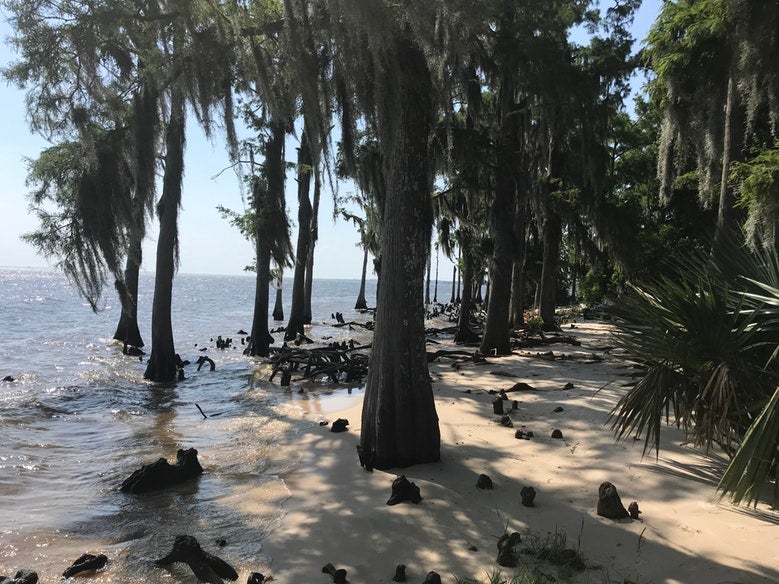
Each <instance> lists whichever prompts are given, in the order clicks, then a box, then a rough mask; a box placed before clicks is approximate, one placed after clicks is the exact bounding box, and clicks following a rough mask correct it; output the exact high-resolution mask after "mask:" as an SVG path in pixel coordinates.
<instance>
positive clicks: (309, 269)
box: [303, 163, 322, 324]
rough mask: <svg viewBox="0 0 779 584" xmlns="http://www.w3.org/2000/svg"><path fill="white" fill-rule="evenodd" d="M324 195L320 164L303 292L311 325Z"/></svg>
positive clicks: (305, 318)
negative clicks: (321, 203)
mask: <svg viewBox="0 0 779 584" xmlns="http://www.w3.org/2000/svg"><path fill="white" fill-rule="evenodd" d="M321 193H322V177H321V175H320V174H319V163H316V164H315V166H314V203H313V205H312V207H311V244H310V245H309V246H308V260H307V261H306V286H305V290H304V291H303V323H304V324H311V321H312V319H313V315H312V313H311V296H312V294H313V291H314V249H315V248H316V242H317V240H318V239H319V199H320V196H321Z"/></svg>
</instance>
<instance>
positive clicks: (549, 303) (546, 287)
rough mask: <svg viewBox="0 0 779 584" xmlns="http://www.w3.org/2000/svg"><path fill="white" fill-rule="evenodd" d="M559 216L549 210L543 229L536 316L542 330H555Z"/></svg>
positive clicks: (560, 232) (559, 234)
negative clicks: (539, 319)
mask: <svg viewBox="0 0 779 584" xmlns="http://www.w3.org/2000/svg"><path fill="white" fill-rule="evenodd" d="M562 233H563V232H562V225H561V221H560V216H559V215H558V214H557V213H556V212H554V211H551V210H549V211H548V214H547V217H546V220H545V221H544V228H543V236H542V239H543V246H544V256H543V267H542V268H541V291H540V293H539V304H538V315H539V316H540V317H541V318H542V319H543V321H544V328H545V329H547V330H554V329H556V328H557V323H556V322H555V318H554V313H555V307H556V304H557V266H558V264H559V261H560V240H561V238H562Z"/></svg>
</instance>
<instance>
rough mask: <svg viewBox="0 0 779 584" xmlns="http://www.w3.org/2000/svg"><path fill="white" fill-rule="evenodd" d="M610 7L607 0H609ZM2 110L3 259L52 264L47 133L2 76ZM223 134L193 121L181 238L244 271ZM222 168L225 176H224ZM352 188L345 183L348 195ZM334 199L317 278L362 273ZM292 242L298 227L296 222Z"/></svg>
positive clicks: (444, 268) (646, 19)
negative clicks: (231, 216)
mask: <svg viewBox="0 0 779 584" xmlns="http://www.w3.org/2000/svg"><path fill="white" fill-rule="evenodd" d="M601 4H602V5H603V6H608V3H606V2H602V3H601ZM659 5H660V0H644V3H643V5H642V7H641V9H640V10H639V13H638V15H637V18H636V23H635V26H634V35H635V37H636V38H637V39H639V40H642V39H643V38H644V37H645V36H646V32H647V30H648V28H649V26H650V25H651V23H652V21H653V20H654V17H655V15H656V14H657V10H658V7H659ZM0 21H1V22H0V39H2V40H1V41H0V65H2V66H5V65H7V64H8V63H9V62H12V61H13V60H14V58H15V55H14V53H13V50H12V49H11V48H10V47H9V46H8V45H7V44H6V39H7V38H8V37H9V36H10V34H11V29H10V27H9V25H8V24H7V23H6V16H5V14H0ZM0 112H2V114H0V115H2V128H3V132H2V136H0V177H2V181H3V185H2V188H1V189H0V213H2V215H0V218H1V219H0V220H2V227H0V266H30V267H46V266H48V265H49V263H48V262H47V260H46V259H45V258H42V257H40V256H38V255H36V252H35V250H34V249H33V248H32V247H31V246H29V245H28V244H26V243H24V242H23V241H21V240H20V239H19V237H20V236H21V235H22V234H23V233H26V232H29V231H32V230H34V229H35V228H36V225H37V223H36V219H35V217H33V216H31V215H29V213H28V203H27V200H26V197H25V195H26V193H27V192H28V189H27V187H26V186H25V179H26V175H27V164H26V162H25V159H26V158H35V157H36V156H37V155H38V153H39V152H40V151H41V150H42V149H43V148H46V147H47V146H48V145H49V144H47V143H46V142H45V141H44V140H42V139H41V138H39V137H37V136H34V135H31V134H30V132H29V130H28V127H27V122H26V116H25V109H24V91H23V90H20V89H17V88H16V87H14V86H9V85H8V84H7V83H5V82H2V81H0ZM220 138H221V137H220V136H219V134H218V133H217V135H216V138H215V141H214V143H210V142H209V141H208V140H207V139H206V138H205V137H204V136H203V134H202V132H200V130H199V129H198V128H197V127H196V125H195V124H194V123H191V124H190V126H189V131H188V135H187V150H186V158H185V178H184V185H183V197H182V211H181V214H180V224H179V240H180V250H181V252H180V253H181V255H180V260H181V261H180V265H179V271H180V272H182V273H195V274H240V273H242V272H243V268H244V266H246V265H248V264H250V263H251V262H252V258H253V253H252V246H251V244H250V243H249V242H248V241H246V240H245V239H243V238H242V237H241V235H240V234H239V233H238V232H237V230H235V229H234V228H233V227H231V226H230V225H229V224H228V223H227V221H225V220H223V219H222V218H221V217H220V216H219V214H218V213H217V211H216V206H217V205H223V206H225V207H228V208H231V209H234V210H236V211H241V210H243V208H244V203H243V200H242V197H241V191H240V188H239V182H238V180H237V178H236V176H235V174H234V173H233V172H232V171H231V170H227V171H225V172H222V171H224V170H225V168H226V167H227V166H228V159H227V155H226V153H225V151H224V147H223V146H222V145H221V144H220V143H219V141H220ZM294 146H295V144H294V143H289V142H288V146H287V155H288V157H294V154H295V151H294ZM217 175H218V176H217ZM350 191H353V188H352V187H351V186H348V185H344V186H342V187H341V194H348V193H349V192H350ZM287 201H288V211H289V212H290V217H292V218H293V220H294V218H295V217H296V215H297V202H296V201H297V194H296V183H295V182H294V180H288V181H287ZM332 214H333V204H332V195H331V193H330V192H329V190H326V189H323V193H322V203H321V208H320V212H319V225H320V229H319V241H318V243H317V246H316V252H315V259H314V266H315V268H314V270H315V277H318V278H359V277H360V271H361V269H362V251H361V250H360V249H359V248H358V247H357V243H358V241H359V236H358V235H357V233H356V231H355V229H354V227H353V226H352V225H351V224H347V223H345V222H344V221H342V220H339V221H338V222H334V221H333V218H332ZM292 236H293V243H294V241H295V239H294V238H295V236H296V233H295V229H294V225H293V234H292ZM155 246H156V226H152V227H151V229H150V231H149V237H148V238H147V242H146V244H145V246H144V264H145V269H147V270H152V269H153V268H152V267H151V266H153V265H154V254H155ZM451 271H452V269H451V264H450V263H448V262H446V261H444V260H443V258H442V262H441V266H440V277H441V279H449V278H451V276H450V274H451Z"/></svg>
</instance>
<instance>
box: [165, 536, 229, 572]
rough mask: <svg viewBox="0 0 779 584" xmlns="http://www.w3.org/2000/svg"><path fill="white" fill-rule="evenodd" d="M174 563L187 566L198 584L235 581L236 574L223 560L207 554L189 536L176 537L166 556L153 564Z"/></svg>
mask: <svg viewBox="0 0 779 584" xmlns="http://www.w3.org/2000/svg"><path fill="white" fill-rule="evenodd" d="M175 562H182V563H184V564H187V565H188V566H189V567H190V569H191V570H192V572H193V573H194V574H195V576H196V577H197V578H198V580H199V581H200V582H208V583H209V584H223V582H224V581H223V578H227V579H228V580H237V579H238V572H236V571H235V569H234V568H233V567H232V566H231V565H230V564H228V563H227V562H225V561H224V560H223V559H221V558H219V557H217V556H215V555H213V554H209V553H208V552H207V551H205V550H204V549H203V548H202V547H200V543H198V541H197V540H196V539H195V538H194V537H192V536H191V535H177V536H176V539H175V540H174V542H173V549H171V550H170V552H169V553H168V555H166V556H165V557H164V558H161V559H159V560H157V561H156V562H154V563H155V564H157V565H158V566H167V565H170V564H173V563H175Z"/></svg>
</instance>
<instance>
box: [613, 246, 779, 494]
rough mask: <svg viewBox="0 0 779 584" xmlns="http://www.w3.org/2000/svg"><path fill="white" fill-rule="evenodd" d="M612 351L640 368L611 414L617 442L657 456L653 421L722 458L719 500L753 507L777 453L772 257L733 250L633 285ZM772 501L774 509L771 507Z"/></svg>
mask: <svg viewBox="0 0 779 584" xmlns="http://www.w3.org/2000/svg"><path fill="white" fill-rule="evenodd" d="M618 322H619V335H618V343H619V344H620V345H621V346H622V347H623V348H624V349H626V351H627V353H628V355H629V357H630V358H631V359H632V360H634V361H636V362H638V363H639V364H640V365H641V366H642V367H643V368H644V375H643V376H642V377H641V378H640V379H639V380H638V381H637V382H636V383H635V384H633V385H632V386H631V388H630V389H629V390H628V392H627V393H626V394H625V395H624V396H623V397H622V398H621V399H620V401H619V402H618V404H617V405H616V407H615V408H614V410H613V411H612V412H611V417H610V420H611V424H612V427H613V429H614V431H615V433H616V434H617V436H618V437H623V436H626V435H628V434H632V433H633V432H635V433H637V434H641V435H643V437H644V441H645V442H644V452H645V453H646V452H647V450H651V449H652V448H654V449H655V450H656V451H659V448H660V429H661V426H662V422H663V418H665V421H666V422H669V421H671V420H673V422H674V423H675V424H676V425H678V426H680V427H682V428H683V429H684V430H685V432H686V433H687V435H688V437H689V438H690V440H691V442H692V443H694V444H695V445H697V446H701V447H703V448H706V449H708V448H709V447H711V446H712V445H713V444H716V445H718V446H719V447H721V448H722V450H723V451H724V452H725V453H726V454H728V455H729V456H730V457H731V460H730V464H729V465H728V468H727V469H726V471H725V473H724V475H723V476H722V479H721V481H720V484H719V487H718V488H719V490H720V491H721V493H722V496H730V497H732V499H733V501H734V502H735V503H739V502H741V501H746V502H749V503H754V502H756V501H757V499H758V498H759V496H760V492H761V490H762V488H763V486H764V485H765V483H766V481H767V480H769V478H770V477H771V475H772V473H775V472H776V471H775V467H776V462H777V446H778V445H779V256H777V250H776V247H775V246H773V247H771V248H767V249H762V248H759V249H756V250H755V249H751V250H750V249H747V248H742V247H739V246H737V245H736V244H733V243H727V244H723V245H721V246H719V247H717V248H716V249H715V250H714V251H713V252H712V254H711V255H710V256H708V257H699V258H695V259H689V258H688V259H684V260H681V261H677V262H676V263H674V265H673V267H671V268H669V270H668V271H667V273H666V274H665V275H661V276H658V277H656V278H654V279H652V280H650V281H648V282H645V283H643V284H639V285H635V286H634V287H633V289H632V292H631V293H630V294H629V295H628V296H627V297H626V299H625V302H624V303H623V305H622V307H621V308H620V309H619V311H618ZM777 494H779V492H775V495H774V505H776V504H777V503H779V500H778V499H777Z"/></svg>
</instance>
